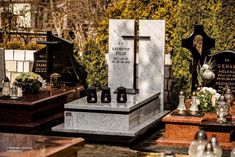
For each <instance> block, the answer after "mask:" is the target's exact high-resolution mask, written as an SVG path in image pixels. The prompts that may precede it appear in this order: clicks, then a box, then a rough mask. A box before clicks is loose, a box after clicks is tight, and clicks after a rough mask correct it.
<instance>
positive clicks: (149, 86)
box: [138, 20, 165, 104]
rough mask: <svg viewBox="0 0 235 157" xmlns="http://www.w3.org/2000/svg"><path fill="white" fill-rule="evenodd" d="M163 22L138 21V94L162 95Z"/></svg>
mask: <svg viewBox="0 0 235 157" xmlns="http://www.w3.org/2000/svg"><path fill="white" fill-rule="evenodd" d="M164 56H165V20H140V21H139V57H138V58H139V64H138V67H139V75H138V89H139V91H140V92H143V91H145V92H146V91H147V92H154V91H155V92H156V91H157V92H159V91H160V92H161V98H160V100H161V101H162V102H161V103H162V104H163V100H164V98H163V93H164V65H165V64H164Z"/></svg>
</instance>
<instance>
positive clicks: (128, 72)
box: [108, 19, 135, 91]
mask: <svg viewBox="0 0 235 157" xmlns="http://www.w3.org/2000/svg"><path fill="white" fill-rule="evenodd" d="M134 35H135V21H134V20H116V19H111V20H109V58H108V84H109V87H110V88H111V90H112V91H114V90H115V89H116V88H118V87H120V86H123V87H126V88H131V89H132V88H133V85H134Z"/></svg>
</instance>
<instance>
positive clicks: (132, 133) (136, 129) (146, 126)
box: [52, 111, 168, 137]
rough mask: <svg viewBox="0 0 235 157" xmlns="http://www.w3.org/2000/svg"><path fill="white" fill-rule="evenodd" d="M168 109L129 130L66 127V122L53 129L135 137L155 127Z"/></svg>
mask: <svg viewBox="0 0 235 157" xmlns="http://www.w3.org/2000/svg"><path fill="white" fill-rule="evenodd" d="M167 113H168V111H162V112H159V113H158V114H155V115H154V116H152V117H151V118H149V119H148V120H146V121H145V122H143V123H140V124H139V125H137V126H136V127H134V128H133V129H131V130H128V131H115V130H86V129H75V128H73V129H72V128H71V129H68V128H65V125H64V124H60V125H57V126H55V127H53V128H52V131H55V132H65V133H73V134H74V133H75V134H76V133H78V134H79V133H82V134H95V135H114V136H128V137H135V136H137V135H139V134H142V133H143V132H145V131H146V130H148V129H149V128H151V127H153V126H154V125H155V123H156V122H159V121H160V119H161V118H162V117H163V116H165V115H166V114H167Z"/></svg>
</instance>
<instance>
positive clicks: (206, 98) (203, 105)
mask: <svg viewBox="0 0 235 157" xmlns="http://www.w3.org/2000/svg"><path fill="white" fill-rule="evenodd" d="M219 97H220V94H219V93H217V92H216V90H215V89H213V88H211V87H203V88H202V89H201V90H200V91H199V92H197V100H198V103H200V104H199V110H201V111H203V112H214V111H215V101H216V100H218V99H219Z"/></svg>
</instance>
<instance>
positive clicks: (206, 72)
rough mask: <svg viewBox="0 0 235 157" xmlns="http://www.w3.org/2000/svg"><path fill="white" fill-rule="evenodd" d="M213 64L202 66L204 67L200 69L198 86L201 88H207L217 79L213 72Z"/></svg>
mask: <svg viewBox="0 0 235 157" xmlns="http://www.w3.org/2000/svg"><path fill="white" fill-rule="evenodd" d="M213 66H214V65H213V62H211V61H209V62H208V63H205V64H203V65H202V67H200V66H199V67H198V69H197V73H198V77H197V79H198V84H199V86H205V85H206V84H208V83H210V82H211V81H212V80H213V79H214V78H215V73H214V72H213Z"/></svg>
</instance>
